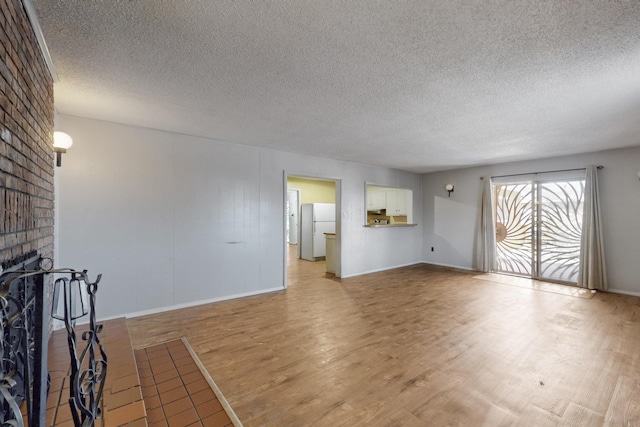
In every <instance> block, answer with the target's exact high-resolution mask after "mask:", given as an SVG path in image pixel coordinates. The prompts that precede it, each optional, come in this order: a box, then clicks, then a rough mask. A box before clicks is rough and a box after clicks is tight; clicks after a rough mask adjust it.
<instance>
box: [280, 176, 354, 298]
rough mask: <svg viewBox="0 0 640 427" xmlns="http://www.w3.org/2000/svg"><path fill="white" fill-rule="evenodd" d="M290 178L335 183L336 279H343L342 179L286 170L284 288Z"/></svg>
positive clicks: (286, 265)
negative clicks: (288, 184)
mask: <svg viewBox="0 0 640 427" xmlns="http://www.w3.org/2000/svg"><path fill="white" fill-rule="evenodd" d="M289 177H293V178H302V179H310V180H318V181H333V182H334V183H335V186H336V195H335V198H336V200H335V205H336V240H335V256H336V260H335V261H336V265H335V267H336V273H335V274H336V277H342V215H341V212H342V197H341V195H342V178H336V177H332V176H326V175H312V174H308V173H304V172H291V171H287V170H286V169H285V170H284V171H283V180H282V212H283V215H282V221H283V223H282V242H281V243H282V257H283V260H284V262H283V263H282V267H283V274H282V275H283V278H284V280H283V287H284V288H285V289H286V288H287V287H288V278H287V267H288V259H287V258H288V257H287V250H288V248H287V245H288V243H287V229H286V224H285V223H284V221H288V220H289V219H288V218H286V217H285V215H284V212H285V210H286V208H287V206H286V203H287V190H288V188H287V180H288V178H289ZM298 204H301V203H300V198H299V197H298ZM299 225H300V218H298V226H299ZM299 239H300V235H298V242H299ZM299 250H300V245H299V244H298V251H299Z"/></svg>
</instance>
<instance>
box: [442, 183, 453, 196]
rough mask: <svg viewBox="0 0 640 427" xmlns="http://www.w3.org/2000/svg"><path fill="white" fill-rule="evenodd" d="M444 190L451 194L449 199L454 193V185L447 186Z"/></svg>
mask: <svg viewBox="0 0 640 427" xmlns="http://www.w3.org/2000/svg"><path fill="white" fill-rule="evenodd" d="M444 189H445V190H447V191H448V192H449V197H451V193H453V184H447V185H445V186H444Z"/></svg>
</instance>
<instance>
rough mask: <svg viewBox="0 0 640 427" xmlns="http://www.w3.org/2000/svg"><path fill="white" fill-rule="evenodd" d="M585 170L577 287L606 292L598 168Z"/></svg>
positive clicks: (589, 167)
mask: <svg viewBox="0 0 640 427" xmlns="http://www.w3.org/2000/svg"><path fill="white" fill-rule="evenodd" d="M586 170H587V173H586V179H585V186H584V212H583V217H582V218H583V219H582V240H581V242H580V270H579V271H578V286H582V287H584V288H588V289H599V290H606V289H607V287H608V284H607V268H606V265H605V262H604V243H603V240H602V224H601V217H600V196H599V194H598V168H597V166H588V167H587V168H586Z"/></svg>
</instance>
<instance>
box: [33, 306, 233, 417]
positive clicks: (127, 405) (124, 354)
mask: <svg viewBox="0 0 640 427" xmlns="http://www.w3.org/2000/svg"><path fill="white" fill-rule="evenodd" d="M101 323H102V324H103V326H104V327H103V330H102V332H101V333H100V334H99V335H98V336H99V337H100V341H101V342H102V344H103V346H104V349H105V352H106V353H107V361H108V368H107V376H106V381H105V389H104V393H103V400H102V411H103V413H102V417H101V418H100V419H99V421H98V422H97V423H96V425H97V426H101V427H118V426H127V427H146V426H147V425H148V426H153V427H156V426H158V427H159V426H162V427H187V426H194V427H197V426H203V427H223V426H224V427H227V426H234V424H233V422H232V421H231V419H230V417H229V415H227V412H226V411H225V408H224V407H223V403H221V402H220V400H219V399H218V397H217V395H216V394H215V392H214V391H213V389H212V387H213V386H214V385H212V384H213V382H211V384H210V383H209V381H208V380H211V379H210V377H208V375H207V377H208V378H205V374H203V373H202V371H200V368H199V366H198V364H197V363H196V361H195V360H194V358H193V357H192V355H191V353H190V352H189V349H188V348H187V345H188V343H187V344H185V343H184V342H183V341H182V340H176V341H170V342H167V343H164V344H159V345H155V346H152V347H148V348H145V349H141V350H135V351H134V350H133V347H132V345H131V339H130V337H129V330H128V327H127V321H126V319H124V318H123V319H115V320H109V321H106V322H101ZM84 329H86V326H84V327H83V326H79V327H78V328H77V330H76V333H77V336H78V337H80V335H81V333H80V332H81V331H82V330H84ZM82 344H83V341H82V340H81V339H80V338H79V339H78V351H80V350H81V348H83V346H82ZM48 365H49V366H48V368H49V373H50V375H51V384H50V388H49V398H48V400H47V426H55V427H73V426H74V424H73V419H72V415H71V410H70V408H69V403H68V399H69V369H70V368H69V347H68V345H67V333H66V331H65V330H59V331H55V332H54V333H53V334H52V336H51V339H50V341H49V358H48ZM220 396H221V395H220ZM221 399H222V400H224V398H223V397H221ZM224 404H225V405H226V408H227V409H229V410H230V408H229V406H228V404H226V402H224ZM24 406H26V405H24ZM24 409H25V411H26V407H25V408H24ZM229 413H230V414H231V416H232V417H233V418H234V419H235V420H236V425H238V426H241V423H239V421H237V418H236V417H235V414H233V411H232V410H230V412H229ZM25 421H26V418H25ZM25 425H26V423H25Z"/></svg>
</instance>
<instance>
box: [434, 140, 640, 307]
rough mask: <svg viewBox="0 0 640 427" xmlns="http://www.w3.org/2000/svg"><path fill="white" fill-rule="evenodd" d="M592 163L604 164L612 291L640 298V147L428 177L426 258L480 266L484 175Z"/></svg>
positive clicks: (601, 176)
mask: <svg viewBox="0 0 640 427" xmlns="http://www.w3.org/2000/svg"><path fill="white" fill-rule="evenodd" d="M591 164H595V165H603V166H604V169H602V170H600V171H599V179H600V191H601V196H602V217H603V222H604V223H603V229H604V240H605V251H606V255H605V256H606V262H607V268H608V278H609V287H610V290H612V291H615V292H621V293H628V294H632V295H640V262H639V260H640V258H639V254H640V180H639V179H638V171H639V170H640V147H634V148H626V149H619V150H609V151H602V152H596V153H587V154H581V155H576V156H568V157H557V158H552V159H544V160H536V161H528V162H517V163H507V164H498V165H491V166H485V167H477V168H469V169H458V170H453V171H446V172H437V173H430V174H426V175H424V176H423V183H422V185H423V190H424V197H423V203H424V208H423V213H424V217H423V218H424V220H423V222H424V227H423V230H424V240H423V252H422V253H423V259H424V260H425V261H426V262H429V263H434V264H442V265H449V266H455V267H460V268H465V269H475V268H476V262H475V261H476V250H477V246H478V243H477V236H478V225H479V209H480V197H481V188H482V187H481V186H482V183H481V181H480V177H481V176H484V175H489V176H495V175H506V174H515V173H525V172H536V171H548V170H558V169H571V168H581V167H584V166H587V165H591ZM449 183H451V184H454V185H455V191H454V192H453V193H452V194H451V198H448V197H447V192H446V190H445V189H444V186H445V185H446V184H449ZM431 247H434V249H435V251H434V252H431Z"/></svg>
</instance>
